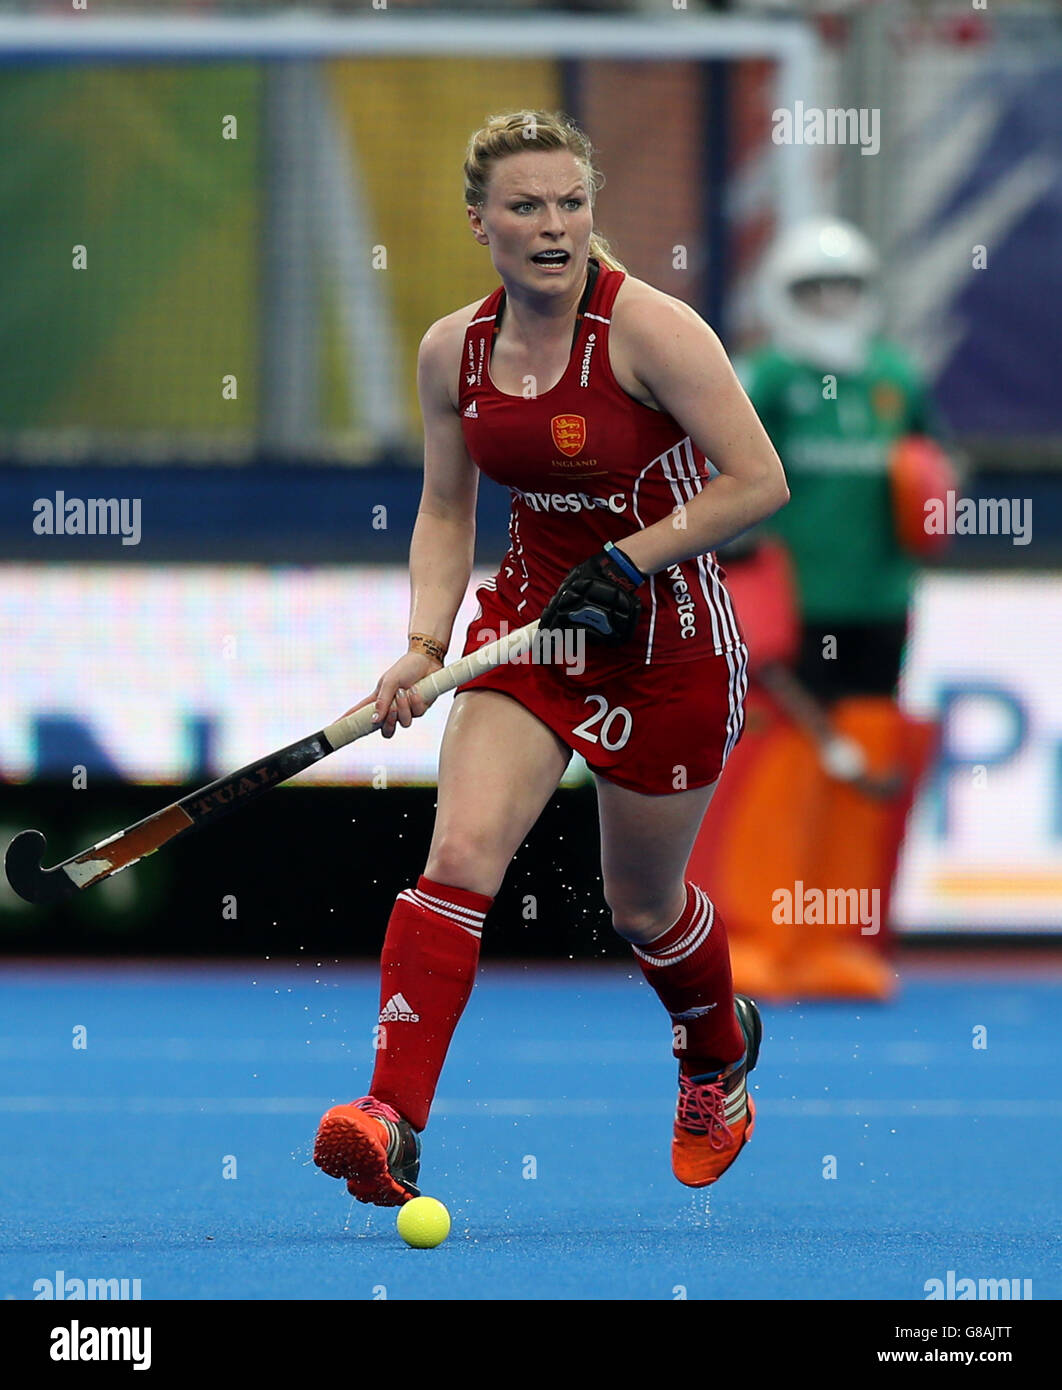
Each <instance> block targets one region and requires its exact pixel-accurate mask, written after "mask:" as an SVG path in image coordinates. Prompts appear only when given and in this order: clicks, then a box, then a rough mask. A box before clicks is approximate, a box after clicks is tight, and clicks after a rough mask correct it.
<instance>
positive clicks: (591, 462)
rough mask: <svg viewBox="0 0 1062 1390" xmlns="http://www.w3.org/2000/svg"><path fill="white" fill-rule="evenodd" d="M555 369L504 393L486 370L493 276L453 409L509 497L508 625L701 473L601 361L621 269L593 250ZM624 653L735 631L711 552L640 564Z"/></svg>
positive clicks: (706, 472)
mask: <svg viewBox="0 0 1062 1390" xmlns="http://www.w3.org/2000/svg"><path fill="white" fill-rule="evenodd" d="M594 265H597V266H598V271H597V276H596V279H595V280H594V282H593V286H592V288H591V290H590V293H589V296H588V297H587V296H586V295H585V294H584V297H583V303H582V304H581V305H580V312H579V316H578V319H577V323H576V333H575V342H574V345H573V347H572V351H571V355H570V356H569V359H568V366H567V368H566V369H565V372H564V375H563V376H562V377H561V379H560V381H559V382H558V383H557V384H556V386H554V387H553V388H552V389H551V390H549V391H545V392H543V393H542V394H541V395H537V396H532V397H524V396H511V395H508V394H505V393H503V392H501V391H499V390H498V389H497V388H496V387H495V385H494V383H493V381H492V380H491V377H490V356H491V351H492V348H493V344H494V338H495V335H496V333H497V331H498V325H499V319H500V316H501V312H504V309H503V305H504V296H505V291H504V287H502V286H499V287H498V288H497V289H496V290H495V291H494V293H493V294H492V295H490V296H489V298H487V299H485V300H484V301H483V303H482V304H481V305H480V306H479V308H478V309H477V310H476V312H475V314H474V315H473V316H472V321H471V322H470V323H469V325H468V328H467V329H466V331H465V341H464V349H463V356H462V361H461V390H460V396H459V398H458V409H459V411H460V415H461V425H462V429H463V431H464V438H465V444H466V446H467V448H468V453H469V456H470V457H471V459H472V460H473V462H474V463H475V464H476V465H477V466H478V467H479V469H480V470H481V471H482V472H483V473H485V474H486V475H487V477H488V478H492V479H493V480H494V481H495V482H497V483H501V484H503V485H504V486H505V487H508V488H509V490H510V493H511V496H512V511H511V514H510V519H509V539H510V548H509V552H508V554H507V555H506V556H505V559H504V560H503V561H502V564H501V568H500V569H499V571H498V574H497V578H496V581H495V582H496V587H497V592H498V596H499V598H501V599H502V600H503V602H504V603H505V605H506V606H507V607H508V608H510V609H511V610H512V611H513V613H514V616H515V619H516V621H517V622H518V623H519V624H523V623H527V622H530V621H531V620H532V619H533V618H537V617H538V616H539V614H540V613H541V612H542V609H543V608H544V607H545V606H546V604H547V603H548V602H549V600H550V599H551V598H552V597H553V595H554V594H555V593H556V591H557V589H558V587H559V586H560V583H561V581H562V580H563V579H564V577H565V575H566V574H567V573H568V572H569V570H571V569H572V568H573V567H574V566H575V565H577V564H580V563H581V562H582V561H583V560H586V559H588V558H589V557H590V556H591V555H594V554H596V553H597V552H598V551H599V550H600V549H601V548H602V546H603V545H604V544H605V542H606V541H614V542H619V541H620V540H622V538H623V537H624V536H629V535H630V534H631V532H632V531H635V530H638V529H643V528H644V527H646V526H651V525H652V524H653V522H655V521H660V520H662V519H663V518H664V517H670V516H671V515H672V513H673V512H674V511H675V510H676V508H678V507H679V506H680V505H681V504H683V503H686V502H688V501H689V500H690V499H691V498H692V497H695V496H696V495H697V493H698V492H700V491H701V489H702V487H704V486H705V484H706V483H708V482H709V481H710V478H711V469H710V467H709V464H708V461H707V459H706V458H705V456H704V454H703V453H702V452H701V451H700V450H699V449H698V448H697V447H696V446H695V445H694V443H693V441H692V440H691V439H690V437H689V435H688V434H686V433H685V432H684V431H683V430H682V429H681V427H680V426H679V425H678V424H677V423H676V422H675V420H674V419H672V417H671V416H670V415H667V414H664V413H663V412H662V411H659V410H653V409H652V408H651V407H650V406H647V405H642V404H641V403H640V402H639V401H636V400H634V398H633V397H632V396H629V395H627V393H626V392H625V391H624V390H623V389H622V388H621V387H620V386H619V384H618V383H617V381H616V378H615V377H614V376H613V374H612V368H611V365H610V363H609V350H608V334H609V324H610V321H611V320H610V315H611V311H612V305H613V303H614V302H615V298H616V293H617V291H618V290H619V287H620V285H622V283H623V281H624V279H625V276H624V274H623V272H622V271H617V270H611V269H610V268H609V267H608V266H605V265H601V264H600V263H599V262H597V261H596V260H594V261H592V264H591V270H592V269H593V266H594ZM639 595H640V597H641V600H642V613H641V617H640V619H639V623H638V628H637V631H636V633H635V636H634V638H633V639H632V641H631V643H630V644H629V645H625V646H624V648H623V653H624V654H625V655H624V659H625V661H629V660H631V658H632V657H635V659H637V660H639V661H642V662H644V663H645V664H646V665H656V664H658V663H660V664H663V663H667V662H672V661H686V660H691V659H693V658H695V657H704V656H706V655H707V654H708V653H715V654H719V653H722V652H728V651H733V650H734V649H735V648H736V647H738V646H740V644H741V640H742V639H741V630H740V628H739V626H738V622H737V618H736V616H735V614H734V609H733V606H732V605H731V602H730V597H729V595H728V594H727V591H726V588H725V586H724V583H723V572H722V570H721V569H720V568H719V566H718V565H717V564H716V560H715V556H714V555H713V554H712V553H708V554H705V555H697V556H695V557H694V558H693V559H690V560H686V561H684V562H683V563H682V564H680V565H672V566H670V567H669V568H667V569H665V570H661V571H660V572H659V573H657V574H655V575H651V576H650V578H649V579H648V581H647V582H646V583H645V584H644V585H643V586H642V588H641V589H640V590H639Z"/></svg>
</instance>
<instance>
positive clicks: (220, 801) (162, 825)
mask: <svg viewBox="0 0 1062 1390" xmlns="http://www.w3.org/2000/svg"><path fill="white" fill-rule="evenodd" d="M537 630H538V620H537V619H536V620H535V621H534V622H533V623H528V624H527V626H526V627H521V628H517V629H516V630H515V631H513V632H508V633H506V634H505V635H504V636H502V637H499V638H498V639H497V641H495V642H491V643H490V644H489V645H487V646H484V647H480V648H479V649H478V650H477V651H474V652H470V653H469V655H468V656H464V657H460V658H459V659H458V660H457V661H452V662H451V663H450V665H449V666H444V667H443V668H442V670H440V671H433V672H432V674H431V675H430V676H425V677H424V679H423V680H420V681H417V683H416V685H415V686H413V687H412V688H413V689H414V690H416V691H417V692H418V693H419V694H420V695H422V696H423V698H424V701H425V703H426V704H428V705H431V704H433V703H434V702H435V701H436V700H437V699H438V698H439V696H440V695H445V694H446V693H447V691H450V690H455V689H456V688H457V687H458V686H459V685H463V684H464V683H465V682H466V681H469V680H471V679H472V678H473V677H474V676H479V675H483V674H484V673H485V672H487V671H491V670H493V669H494V667H495V666H500V665H502V663H503V662H505V661H507V660H508V659H509V656H510V653H511V652H513V649H514V648H518V649H520V650H522V651H526V650H527V649H528V648H529V647H530V645H531V639H532V638H533V636H534V634H535V632H536V631H537ZM372 714H373V707H372V705H371V704H370V705H363V706H362V708H361V709H359V710H356V711H355V712H354V713H353V714H348V715H344V717H343V718H342V719H337V720H336V721H335V723H334V724H329V725H328V727H327V728H325V729H322V730H321V731H320V732H319V733H316V734H311V735H310V737H309V738H304V739H300V740H299V742H298V743H291V744H289V745H288V746H287V748H281V749H279V750H278V751H277V752H276V753H270V754H269V755H268V757H265V758H261V759H259V761H258V762H255V763H248V764H247V766H246V767H241V768H240V769H239V771H237V772H232V773H230V774H229V775H228V776H227V777H220V778H218V780H217V781H216V782H211V783H210V784H209V786H206V787H200V789H199V790H198V791H195V792H192V793H191V795H189V796H186V797H184V798H183V799H182V800H181V801H175V802H173V803H172V805H170V806H166V807H164V808H163V809H162V810H161V811H156V812H155V814H154V815H153V816H148V817H147V819H146V820H142V821H137V823H136V825H131V826H129V827H128V829H126V830H119V831H118V833H117V834H116V835H111V836H110V838H109V839H106V840H101V841H100V842H99V844H95V845H92V846H91V847H90V848H89V849H86V850H83V851H82V852H81V853H80V854H75V855H74V856H73V858H71V859H64V860H63V862H62V863H61V864H56V865H55V866H54V867H53V868H51V869H45V868H43V867H42V863H41V861H42V860H43V858H44V852H45V849H46V847H47V842H46V840H45V838H44V836H43V835H42V834H41V833H40V831H39V830H23V831H22V832H21V833H20V834H18V835H16V836H15V838H14V839H13V840H12V841H11V843H10V844H9V845H8V847H7V855H6V858H5V861H4V867H5V869H6V871H7V880H8V882H9V883H10V884H11V887H12V888H13V889H14V890H15V892H16V893H17V894H18V895H19V897H20V898H25V900H26V901H27V902H29V903H55V902H61V901H62V900H63V899H64V898H69V897H72V896H73V895H74V893H76V892H78V891H79V890H80V889H82V888H88V887H90V886H91V885H92V884H93V883H99V882H100V880H101V879H105V878H110V876H111V875H112V874H116V873H118V872H119V870H121V869H128V868H129V867H130V865H132V864H135V863H136V862H137V860H139V859H143V858H144V857H145V855H148V854H154V853H155V851H156V850H157V849H160V848H161V847H162V846H163V845H164V844H166V843H167V841H169V840H174V839H176V838H177V836H178V835H183V834H185V833H186V832H187V831H189V830H197V829H200V828H201V827H202V826H204V825H210V824H212V823H213V822H214V821H216V820H220V819H221V817H222V816H227V815H228V814H229V813H230V812H231V811H237V810H240V809H241V808H242V807H244V806H246V805H247V804H248V802H250V801H253V800H254V799H255V798H256V797H258V796H261V795H262V794H263V792H267V791H269V790H270V789H271V788H272V787H276V786H279V784H280V783H281V782H286V781H287V780H288V779H289V778H290V777H294V776H295V774H296V773H297V772H302V770H303V769H304V768H307V767H310V766H312V764H313V763H316V762H319V761H320V760H321V759H322V758H326V757H327V756H328V754H329V753H334V752H335V751H336V749H338V748H342V747H344V745H345V744H348V743H353V742H354V740H355V739H358V738H364V737H365V735H366V734H371V733H372V732H373V730H374V729H376V728H378V727H379V726H378V725H376V724H374V723H373V722H372Z"/></svg>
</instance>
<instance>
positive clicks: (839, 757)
mask: <svg viewBox="0 0 1062 1390" xmlns="http://www.w3.org/2000/svg"><path fill="white" fill-rule="evenodd" d="M819 757H820V758H821V760H822V765H823V767H824V768H825V769H826V771H827V772H828V773H829V774H830V776H831V777H836V778H837V779H838V781H841V782H854V781H855V780H856V778H857V777H862V776H863V774H864V773H865V772H866V770H867V759H866V754H865V753H864V752H863V750H862V748H861V747H860V746H859V744H858V743H856V741H855V739H853V738H848V737H846V736H845V735H844V734H831V736H830V737H829V738H828V739H827V740H826V741H825V742H824V743H822V744H821V745H820V747H819Z"/></svg>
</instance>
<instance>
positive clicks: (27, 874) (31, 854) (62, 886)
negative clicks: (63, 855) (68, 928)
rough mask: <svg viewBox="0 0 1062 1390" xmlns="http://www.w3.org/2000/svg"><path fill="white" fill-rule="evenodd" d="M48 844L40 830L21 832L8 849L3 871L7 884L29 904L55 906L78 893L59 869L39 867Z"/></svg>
mask: <svg viewBox="0 0 1062 1390" xmlns="http://www.w3.org/2000/svg"><path fill="white" fill-rule="evenodd" d="M47 847H48V842H47V840H45V838H44V836H43V835H42V834H41V832H40V831H39V830H23V831H22V832H21V833H20V834H18V835H16V836H15V838H14V839H13V840H12V841H11V843H10V844H9V845H8V847H7V854H6V856H5V858H4V868H5V870H6V872H7V881H8V883H10V885H11V887H12V888H13V889H14V890H15V892H16V893H17V894H18V895H19V897H20V898H25V900H26V902H28V903H38V904H47V903H57V902H62V900H63V899H64V898H70V897H72V896H73V895H74V894H75V893H76V892H77V884H76V883H74V882H73V880H72V879H70V878H68V877H67V875H66V874H65V873H64V872H63V870H62V868H61V867H60V868H55V869H45V868H43V867H42V861H43V859H44V851H45V850H46V849H47Z"/></svg>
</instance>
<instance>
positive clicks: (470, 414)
mask: <svg viewBox="0 0 1062 1390" xmlns="http://www.w3.org/2000/svg"><path fill="white" fill-rule="evenodd" d="M461 414H462V415H464V416H465V418H466V419H468V420H478V419H479V412H478V411H477V410H476V403H475V401H473V402H472V404H471V405H466V406H465V408H464V410H462V412H461Z"/></svg>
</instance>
